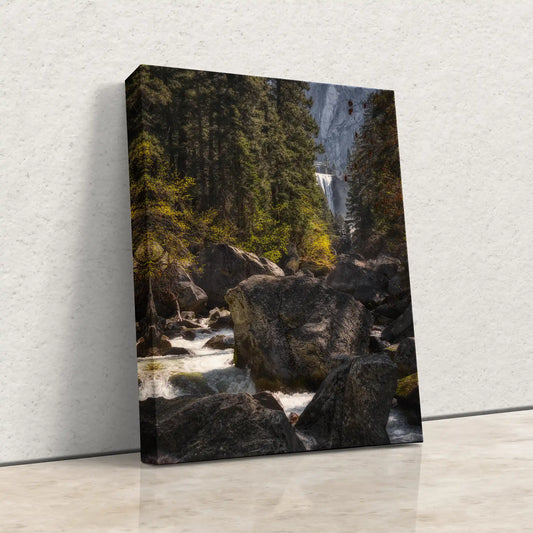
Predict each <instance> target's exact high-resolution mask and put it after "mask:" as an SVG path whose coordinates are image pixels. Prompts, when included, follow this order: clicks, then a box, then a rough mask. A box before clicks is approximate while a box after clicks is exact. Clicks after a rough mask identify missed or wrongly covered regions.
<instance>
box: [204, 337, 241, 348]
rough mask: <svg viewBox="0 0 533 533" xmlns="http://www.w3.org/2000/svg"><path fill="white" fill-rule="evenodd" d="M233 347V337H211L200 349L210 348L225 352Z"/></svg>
mask: <svg viewBox="0 0 533 533" xmlns="http://www.w3.org/2000/svg"><path fill="white" fill-rule="evenodd" d="M234 346H235V340H234V338H233V335H215V336H214V337H211V338H210V339H209V340H208V341H207V342H206V343H205V344H204V345H203V346H202V348H211V349H212V350H227V349H228V348H233V347H234Z"/></svg>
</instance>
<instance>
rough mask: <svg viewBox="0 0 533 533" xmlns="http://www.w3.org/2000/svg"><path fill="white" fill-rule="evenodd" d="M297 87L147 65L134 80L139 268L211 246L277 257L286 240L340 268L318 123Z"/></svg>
mask: <svg viewBox="0 0 533 533" xmlns="http://www.w3.org/2000/svg"><path fill="white" fill-rule="evenodd" d="M306 88H307V85H306V84H304V83H301V82H295V81H287V80H273V79H266V78H258V77H253V76H236V75H231V74H219V73H209V72H199V71H189V70H183V69H165V68H161V67H148V66H144V67H141V68H140V69H138V71H137V72H136V73H135V74H134V75H133V76H132V77H131V78H130V79H129V80H128V83H127V90H126V95H127V109H128V128H129V130H128V136H129V149H130V169H131V175H132V191H131V199H132V224H133V235H134V250H135V251H136V253H135V259H136V261H137V264H136V268H137V270H138V272H141V273H142V275H146V276H151V275H154V276H157V275H158V272H161V271H162V269H163V268H164V266H165V265H166V264H169V263H172V262H178V263H181V264H188V263H189V262H190V261H191V260H192V259H193V256H194V255H195V254H196V253H197V252H198V251H199V249H200V248H201V247H202V246H203V245H205V244H206V243H209V242H226V243H229V244H235V245H237V246H240V247H242V248H244V249H246V250H248V251H252V252H255V253H258V254H260V255H262V256H265V257H268V258H269V259H271V260H273V261H279V260H280V258H281V257H282V255H283V253H284V252H285V250H286V248H287V246H288V245H289V243H294V244H295V245H296V247H297V248H298V251H299V252H300V254H301V255H302V256H303V257H307V258H309V259H310V260H313V261H316V262H318V263H323V264H330V263H331V262H332V261H333V254H332V249H331V248H332V247H331V239H330V236H329V235H330V233H331V232H332V229H331V224H330V220H329V218H328V216H329V215H328V213H329V211H327V209H324V197H323V194H322V192H321V190H320V188H319V186H318V185H317V183H316V179H315V169H314V164H313V163H314V159H315V153H316V149H317V148H316V146H315V135H316V133H317V129H318V128H317V125H316V123H315V122H314V120H313V118H312V117H311V115H310V105H311V102H310V100H309V99H307V98H306V93H305V91H306Z"/></svg>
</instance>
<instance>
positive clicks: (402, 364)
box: [394, 337, 417, 378]
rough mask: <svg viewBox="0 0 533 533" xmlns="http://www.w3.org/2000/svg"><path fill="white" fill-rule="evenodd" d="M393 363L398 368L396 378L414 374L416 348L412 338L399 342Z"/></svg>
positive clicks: (415, 370)
mask: <svg viewBox="0 0 533 533" xmlns="http://www.w3.org/2000/svg"><path fill="white" fill-rule="evenodd" d="M394 362H395V363H396V366H397V367H398V377H400V378H404V377H406V376H409V375H411V374H416V372H417V369H416V348H415V339H414V338H413V337H407V338H405V339H403V340H402V341H401V342H400V344H399V345H398V349H397V350H396V352H395V354H394Z"/></svg>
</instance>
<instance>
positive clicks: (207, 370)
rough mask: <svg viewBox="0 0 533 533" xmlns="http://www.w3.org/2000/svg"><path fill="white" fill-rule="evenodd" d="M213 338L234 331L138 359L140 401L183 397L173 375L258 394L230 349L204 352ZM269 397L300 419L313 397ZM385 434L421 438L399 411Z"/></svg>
mask: <svg viewBox="0 0 533 533" xmlns="http://www.w3.org/2000/svg"><path fill="white" fill-rule="evenodd" d="M205 322H206V321H205V320H204V321H203V323H202V326H205V325H206V324H205ZM215 335H233V331H232V330H231V329H221V330H217V331H205V329H204V330H203V331H200V332H198V333H197V334H196V337H195V338H194V340H186V339H184V338H182V337H176V338H174V339H172V340H171V344H172V346H175V347H181V348H186V349H187V350H190V352H192V354H193V355H178V356H176V355H166V356H162V357H145V358H141V359H138V363H137V364H138V377H139V400H140V401H142V400H146V399H147V398H150V397H162V398H166V399H171V398H176V397H177V396H180V395H183V394H186V391H184V390H181V389H180V388H179V386H178V387H176V386H173V385H172V384H171V383H170V378H171V377H172V376H173V375H176V374H194V376H198V375H199V374H201V375H202V376H203V377H204V378H205V381H206V383H207V385H208V386H209V388H210V389H211V390H212V391H213V392H215V393H220V392H227V393H234V394H235V393H239V392H248V393H250V394H254V393H255V392H257V391H256V388H255V385H254V383H253V381H252V379H251V377H250V372H249V370H247V369H241V368H237V367H235V366H234V364H233V349H232V348H229V349H226V350H216V349H213V348H204V344H205V343H206V342H207V341H208V340H209V339H210V338H211V337H214V336H215ZM184 377H185V378H186V376H184ZM272 394H273V395H274V396H275V397H276V398H277V399H278V401H279V402H280V404H281V405H282V407H283V409H284V411H285V413H286V414H287V416H289V414H290V413H296V414H298V415H300V414H301V413H302V412H303V410H304V409H305V408H306V406H307V404H308V403H309V402H310V401H311V400H312V398H313V395H314V394H313V393H312V392H296V393H292V394H288V393H281V392H273V393H272ZM387 432H388V434H389V438H390V441H391V443H402V442H413V441H419V440H421V437H422V433H421V430H420V427H419V426H411V425H409V423H408V422H407V419H406V417H405V415H404V414H403V412H402V411H401V410H400V409H398V408H392V409H391V412H390V415H389V421H388V424H387Z"/></svg>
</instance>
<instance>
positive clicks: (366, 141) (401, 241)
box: [347, 91, 406, 256]
mask: <svg viewBox="0 0 533 533" xmlns="http://www.w3.org/2000/svg"><path fill="white" fill-rule="evenodd" d="M365 108H366V110H365V116H364V123H363V127H362V130H361V132H360V134H359V135H358V136H357V138H356V141H355V146H354V150H353V155H352V158H351V161H350V174H351V182H350V191H349V195H348V202H347V208H348V221H349V223H350V225H351V227H352V229H353V230H354V236H355V242H356V245H357V246H358V247H361V248H362V249H364V248H365V245H366V244H367V243H368V242H370V241H371V239H372V238H375V237H376V236H381V237H382V238H383V239H382V240H383V242H385V243H386V245H387V246H388V251H389V252H392V253H395V254H396V255H398V256H404V255H405V254H406V250H405V225H404V216H403V199H402V188H401V178H400V158H399V150H398V133H397V128H396V112H395V106H394V96H393V93H392V92H390V91H379V92H376V93H373V94H372V95H371V96H370V97H369V98H368V100H367V102H366V104H365Z"/></svg>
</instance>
